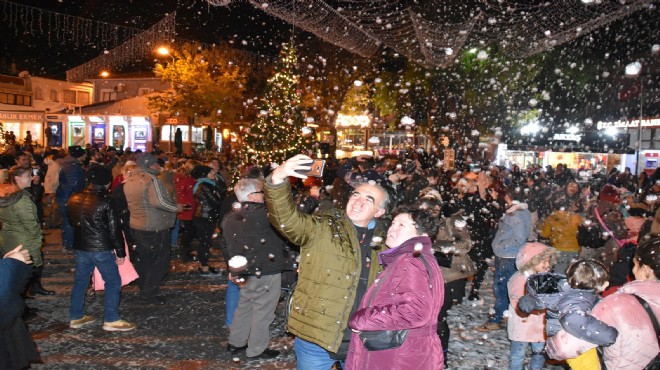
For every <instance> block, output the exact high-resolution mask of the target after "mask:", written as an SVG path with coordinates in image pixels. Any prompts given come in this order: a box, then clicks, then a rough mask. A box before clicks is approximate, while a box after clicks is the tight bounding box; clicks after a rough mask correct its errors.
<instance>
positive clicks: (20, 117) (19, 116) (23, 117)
mask: <svg viewBox="0 0 660 370" xmlns="http://www.w3.org/2000/svg"><path fill="white" fill-rule="evenodd" d="M0 120H8V121H9V120H11V121H43V120H44V114H43V113H28V112H0Z"/></svg>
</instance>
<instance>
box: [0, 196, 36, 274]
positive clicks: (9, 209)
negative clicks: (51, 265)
mask: <svg viewBox="0 0 660 370" xmlns="http://www.w3.org/2000/svg"><path fill="white" fill-rule="evenodd" d="M0 221H2V230H0V249H1V250H2V255H5V253H7V252H9V251H11V250H12V249H14V248H16V247H17V246H18V245H20V244H23V249H26V250H27V251H28V252H29V253H30V257H31V258H32V261H33V262H34V266H41V265H42V264H43V262H42V259H41V241H42V236H41V227H39V221H38V219H37V206H36V205H35V204H34V201H33V200H32V195H30V193H29V192H28V191H27V190H20V189H18V188H17V187H15V186H13V185H10V184H3V185H2V186H0Z"/></svg>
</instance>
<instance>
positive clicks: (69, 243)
mask: <svg viewBox="0 0 660 370" xmlns="http://www.w3.org/2000/svg"><path fill="white" fill-rule="evenodd" d="M55 201H56V202H57V206H58V207H59V209H60V214H61V215H62V245H63V246H64V248H66V249H68V250H72V249H73V226H71V224H70V223H69V213H68V211H67V207H66V202H68V201H69V198H59V197H58V198H55Z"/></svg>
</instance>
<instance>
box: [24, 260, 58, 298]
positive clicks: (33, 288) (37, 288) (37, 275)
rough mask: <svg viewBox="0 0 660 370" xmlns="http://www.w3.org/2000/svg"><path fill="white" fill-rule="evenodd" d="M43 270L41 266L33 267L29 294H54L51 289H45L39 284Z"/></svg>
mask: <svg viewBox="0 0 660 370" xmlns="http://www.w3.org/2000/svg"><path fill="white" fill-rule="evenodd" d="M43 271H44V267H43V266H39V267H35V268H34V270H33V272H32V279H31V282H32V284H31V285H30V294H31V295H33V296H34V295H53V294H55V292H54V291H52V290H46V289H44V287H43V286H42V285H41V274H42V273H43Z"/></svg>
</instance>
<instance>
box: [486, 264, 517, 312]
mask: <svg viewBox="0 0 660 370" xmlns="http://www.w3.org/2000/svg"><path fill="white" fill-rule="evenodd" d="M515 272H516V259H515V258H500V257H497V256H496V257H495V278H494V281H493V293H495V316H493V317H492V318H491V319H490V320H489V321H491V322H496V323H500V322H502V315H504V311H505V310H506V309H507V308H509V289H508V288H507V286H506V285H507V284H508V283H509V279H511V276H513V274H514V273H515Z"/></svg>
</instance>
